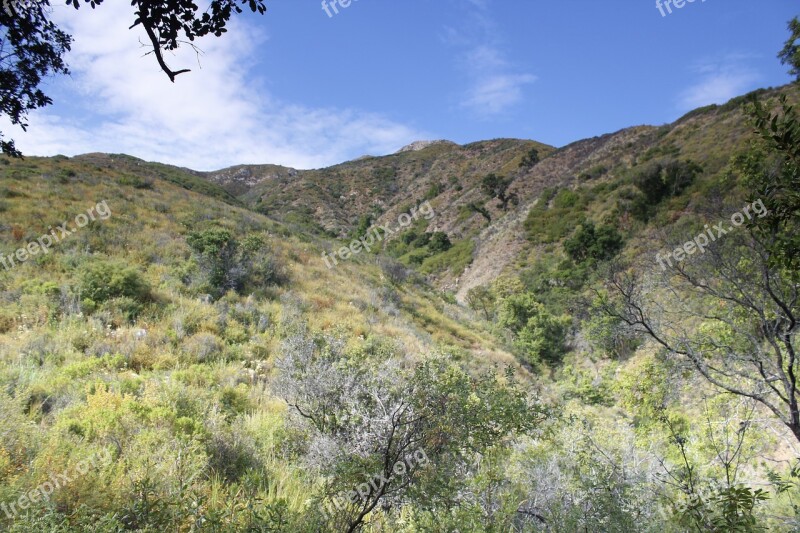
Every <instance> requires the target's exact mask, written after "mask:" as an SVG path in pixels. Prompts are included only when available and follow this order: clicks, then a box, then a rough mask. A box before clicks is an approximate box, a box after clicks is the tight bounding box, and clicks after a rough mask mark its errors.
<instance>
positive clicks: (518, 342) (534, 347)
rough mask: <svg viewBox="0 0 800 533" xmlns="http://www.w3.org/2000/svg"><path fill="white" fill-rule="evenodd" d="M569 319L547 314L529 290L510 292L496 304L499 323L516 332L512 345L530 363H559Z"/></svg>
mask: <svg viewBox="0 0 800 533" xmlns="http://www.w3.org/2000/svg"><path fill="white" fill-rule="evenodd" d="M570 321H571V320H570V318H569V317H568V316H560V317H557V316H554V315H552V314H551V313H549V312H548V311H547V309H546V308H545V307H544V305H542V304H541V303H539V302H537V301H536V299H535V298H534V297H533V295H532V294H530V293H523V294H515V295H511V296H509V297H507V298H505V299H504V300H503V301H502V302H501V303H500V314H499V323H500V325H501V326H502V327H505V328H508V329H510V330H511V331H512V332H513V333H514V334H515V335H516V339H515V341H514V347H515V348H516V349H517V350H518V352H519V353H520V354H521V355H522V356H523V357H524V358H525V359H526V361H527V362H528V363H530V364H532V365H536V364H538V363H541V362H546V363H549V364H557V363H560V362H561V358H562V357H563V355H564V352H565V346H564V342H565V339H566V334H567V327H568V326H569V323H570Z"/></svg>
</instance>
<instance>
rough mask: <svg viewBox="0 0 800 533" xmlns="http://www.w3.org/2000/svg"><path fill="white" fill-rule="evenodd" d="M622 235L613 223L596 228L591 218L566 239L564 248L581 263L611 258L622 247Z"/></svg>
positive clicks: (574, 259) (573, 258)
mask: <svg viewBox="0 0 800 533" xmlns="http://www.w3.org/2000/svg"><path fill="white" fill-rule="evenodd" d="M622 244H623V241H622V236H621V235H620V234H619V232H618V231H617V229H616V228H615V227H614V226H611V225H602V226H600V227H599V228H597V229H596V228H595V225H594V223H593V222H592V221H591V220H587V221H585V222H584V223H583V224H581V225H580V227H578V229H577V230H576V231H575V233H574V234H573V235H572V237H570V238H569V239H567V240H565V241H564V250H565V251H566V252H567V255H569V256H570V258H572V260H573V261H577V262H579V263H582V262H586V261H589V260H593V261H604V260H606V259H611V258H612V257H614V255H616V253H617V252H618V251H619V250H620V249H621V248H622Z"/></svg>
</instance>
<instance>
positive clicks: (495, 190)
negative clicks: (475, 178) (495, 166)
mask: <svg viewBox="0 0 800 533" xmlns="http://www.w3.org/2000/svg"><path fill="white" fill-rule="evenodd" d="M510 185H511V179H509V178H503V177H500V176H498V175H497V174H495V173H491V174H487V175H486V177H484V178H483V180H482V181H481V190H482V191H483V192H484V193H485V194H487V195H488V196H489V198H497V199H498V200H500V208H501V209H502V210H503V211H505V210H506V209H507V208H508V204H509V202H511V203H516V202H517V201H518V200H517V195H516V194H514V193H511V194H509V193H508V187H509V186H510Z"/></svg>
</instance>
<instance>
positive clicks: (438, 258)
mask: <svg viewBox="0 0 800 533" xmlns="http://www.w3.org/2000/svg"><path fill="white" fill-rule="evenodd" d="M474 251H475V243H474V242H473V241H472V239H464V240H462V241H458V242H457V243H455V244H454V245H453V246H451V247H450V248H448V249H447V251H445V252H442V253H439V254H436V255H433V256H431V257H427V258H426V259H425V260H423V261H422V264H421V266H420V271H421V272H422V273H424V274H433V273H434V272H443V271H445V270H449V271H450V272H451V273H452V274H454V275H456V276H458V275H460V274H461V273H462V272H464V270H465V269H466V268H467V266H469V264H470V263H472V254H473V252H474Z"/></svg>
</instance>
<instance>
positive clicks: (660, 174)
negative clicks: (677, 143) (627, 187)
mask: <svg viewBox="0 0 800 533" xmlns="http://www.w3.org/2000/svg"><path fill="white" fill-rule="evenodd" d="M702 171H703V168H702V167H701V166H699V165H698V164H697V163H694V162H693V161H688V160H687V161H679V160H664V161H653V162H650V163H647V164H646V165H644V166H643V167H641V168H638V169H636V170H635V171H634V175H633V184H634V185H635V186H636V188H638V189H639V191H640V192H641V193H642V196H641V197H639V198H637V199H636V200H635V201H634V202H633V205H632V212H633V214H634V216H636V217H637V218H638V219H640V220H643V221H646V220H648V219H650V218H651V217H652V216H653V214H654V213H655V210H656V208H657V206H658V204H660V203H661V202H662V201H664V200H665V199H667V198H671V197H674V196H678V195H680V194H681V193H682V192H683V191H684V190H685V189H686V188H687V187H688V186H689V185H691V184H692V183H693V182H694V179H695V177H696V176H697V175H698V174H700V173H701V172H702Z"/></svg>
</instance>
